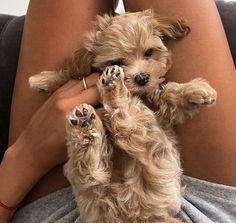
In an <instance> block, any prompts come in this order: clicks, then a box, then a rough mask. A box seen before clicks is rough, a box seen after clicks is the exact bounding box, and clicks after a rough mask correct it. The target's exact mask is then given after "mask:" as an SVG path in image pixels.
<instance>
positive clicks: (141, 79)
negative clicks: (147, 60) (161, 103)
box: [134, 73, 150, 86]
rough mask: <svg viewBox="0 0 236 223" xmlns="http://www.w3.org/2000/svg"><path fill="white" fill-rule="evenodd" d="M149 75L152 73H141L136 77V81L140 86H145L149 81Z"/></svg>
mask: <svg viewBox="0 0 236 223" xmlns="http://www.w3.org/2000/svg"><path fill="white" fill-rule="evenodd" d="M149 76H150V75H149V74H148V73H139V74H137V75H136V76H135V78H134V80H135V83H136V84H138V85H139V86H144V85H146V84H147V83H148V81H149Z"/></svg>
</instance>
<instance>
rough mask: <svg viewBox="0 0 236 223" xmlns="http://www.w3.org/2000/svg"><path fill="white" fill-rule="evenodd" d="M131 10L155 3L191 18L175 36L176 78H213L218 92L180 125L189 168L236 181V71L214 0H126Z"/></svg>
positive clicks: (164, 12) (158, 7)
mask: <svg viewBox="0 0 236 223" xmlns="http://www.w3.org/2000/svg"><path fill="white" fill-rule="evenodd" d="M125 3H126V7H127V9H128V10H129V11H138V10H143V9H147V8H153V9H154V11H155V12H156V13H158V14H160V15H163V16H173V17H176V16H177V17H179V18H183V19H184V20H186V22H187V23H188V25H189V26H190V28H191V33H190V34H189V36H188V37H186V38H185V39H183V40H181V41H177V42H174V41H173V42H171V43H170V45H169V47H170V48H171V49H172V51H173V61H174V65H173V68H172V69H171V71H170V72H169V74H168V77H169V79H170V80H174V81H177V82H186V81H189V80H191V79H193V78H195V77H199V76H200V77H203V78H205V79H207V80H208V81H209V82H210V83H211V85H212V86H213V87H214V88H215V89H216V90H217V92H218V100H217V105H216V106H215V107H213V108H210V109H204V110H202V111H201V112H200V113H199V114H198V115H197V116H196V117H194V118H193V119H192V120H189V121H187V122H186V124H184V125H182V126H180V127H179V128H178V134H179V138H180V142H181V144H182V148H183V149H182V159H183V166H184V170H185V174H187V175H190V176H193V177H197V178H201V179H205V180H208V181H213V182H217V183H223V184H228V185H233V186H236V175H235V168H236V149H235V145H236V136H235V134H236V100H235V98H236V73H235V67H234V64H233V60H232V57H231V54H230V50H229V47H228V44H227V40H226V37H225V33H224V30H223V27H222V24H221V20H220V17H219V14H218V11H217V8H216V6H215V2H214V0H205V1H202V0H194V1H189V0H171V1H166V0H139V1H132V0H126V1H125Z"/></svg>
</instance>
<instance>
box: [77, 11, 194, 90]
mask: <svg viewBox="0 0 236 223" xmlns="http://www.w3.org/2000/svg"><path fill="white" fill-rule="evenodd" d="M188 32H189V27H188V26H186V25H185V24H184V23H183V22H182V21H180V20H174V19H163V18H159V17H157V16H156V15H155V14H154V13H153V11H152V10H146V11H142V12H136V13H126V14H123V15H120V16H115V17H110V16H108V15H104V16H98V17H97V20H96V22H95V23H94V28H93V30H92V31H91V32H89V33H87V35H86V36H85V39H84V41H83V43H82V46H81V48H80V49H79V50H77V51H76V52H75V63H76V64H80V65H79V71H80V73H82V74H89V73H90V72H91V71H92V68H95V69H97V70H100V71H102V70H103V69H104V68H105V67H106V66H110V65H118V66H121V67H122V68H123V69H124V73H125V84H126V86H127V87H128V89H129V90H130V91H131V93H134V94H144V93H145V92H149V91H150V90H152V89H154V88H156V87H157V86H158V85H159V84H160V83H162V82H163V81H164V80H165V74H166V72H167V71H168V70H169V68H170V67H171V54H170V52H169V51H168V49H167V48H166V46H165V45H164V41H163V40H164V39H177V38H180V37H183V36H185V35H187V33H188Z"/></svg>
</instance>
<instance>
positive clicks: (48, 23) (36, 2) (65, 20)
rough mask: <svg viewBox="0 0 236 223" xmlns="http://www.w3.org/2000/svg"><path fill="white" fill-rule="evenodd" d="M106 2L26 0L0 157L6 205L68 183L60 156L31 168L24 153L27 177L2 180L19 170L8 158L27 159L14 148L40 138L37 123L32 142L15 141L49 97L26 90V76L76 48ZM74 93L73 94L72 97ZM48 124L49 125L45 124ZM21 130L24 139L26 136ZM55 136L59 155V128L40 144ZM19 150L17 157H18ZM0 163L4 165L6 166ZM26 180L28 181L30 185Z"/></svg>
mask: <svg viewBox="0 0 236 223" xmlns="http://www.w3.org/2000/svg"><path fill="white" fill-rule="evenodd" d="M111 4H112V2H111V1H109V0H98V1H96V4H94V1H93V0H88V1H82V0H71V1H70V3H69V4H68V1H65V0H52V1H44V2H43V3H42V1H40V0H32V1H30V4H29V8H28V11H27V15H26V19H25V25H24V31H23V37H22V43H21V51H20V57H19V62H18V69H17V74H16V80H15V88H14V94H13V101H12V111H11V121H10V137H9V147H10V148H9V149H8V152H7V153H6V154H5V157H4V160H3V162H2V163H1V166H0V169H1V170H2V171H0V172H1V173H0V177H1V185H2V186H1V187H0V194H1V196H0V200H1V201H2V202H4V203H6V204H7V205H9V206H15V205H18V203H20V202H21V201H22V198H23V197H25V195H26V194H27V193H28V194H29V196H28V197H27V198H26V199H25V200H24V202H23V203H24V204H26V203H28V202H30V201H32V200H35V199H37V198H39V197H41V196H44V195H46V194H48V193H51V192H53V191H55V190H58V189H60V188H63V187H66V186H68V185H69V183H68V182H67V180H66V179H65V177H64V176H63V173H62V164H61V163H62V159H58V160H59V161H61V162H60V165H58V163H57V164H55V163H54V164H53V162H52V164H53V165H52V166H51V168H50V171H49V170H47V171H45V169H44V168H42V170H41V168H40V169H37V171H35V170H33V168H29V167H26V166H24V165H23V163H25V162H29V160H28V161H26V160H25V158H24V159H23V160H24V162H23V161H22V162H21V164H20V163H19V162H18V165H19V166H20V168H22V169H25V170H27V171H23V172H24V174H23V175H21V176H22V177H23V176H26V175H28V174H29V175H30V176H29V177H26V178H27V179H26V178H24V177H23V178H21V179H19V178H18V181H11V182H12V184H11V185H12V186H13V185H14V188H13V187H9V183H8V182H10V180H12V179H13V178H15V179H17V177H18V175H20V168H19V167H18V168H17V166H16V165H14V166H13V165H12V164H13V163H14V161H12V160H21V157H22V158H23V156H24V157H26V158H27V154H25V155H23V153H18V151H19V150H21V149H18V148H25V149H24V151H26V150H27V151H29V150H31V149H32V150H34V149H36V150H37V147H38V145H37V144H35V143H34V142H36V141H37V140H38V139H39V138H40V135H42V136H43V135H44V133H43V132H44V131H45V129H42V127H40V128H39V127H38V129H37V131H38V136H39V137H37V136H34V138H33V141H34V142H33V144H34V145H32V144H28V143H25V142H24V140H19V136H20V135H21V134H22V133H23V132H24V130H25V128H26V126H27V124H28V123H29V121H30V119H31V118H32V116H33V114H34V113H35V112H36V111H37V110H38V109H39V108H40V106H41V105H42V104H43V103H44V102H45V101H46V100H47V99H48V97H49V96H48V95H45V94H42V93H38V92H34V91H33V90H32V89H30V87H29V84H28V78H29V77H30V76H32V75H34V74H36V73H38V72H40V71H42V70H55V69H59V68H60V67H61V65H62V63H63V62H64V60H65V58H67V57H69V56H71V54H72V52H73V51H74V50H75V49H76V48H78V46H79V44H80V40H81V38H82V36H83V33H85V32H86V31H88V30H89V29H90V24H91V20H94V19H95V15H97V14H103V13H105V12H108V11H109V9H110V8H111ZM55 6H56V7H55ZM93 78H96V77H93ZM73 89H74V91H73V92H72V94H76V93H78V91H77V90H76V89H75V88H73ZM95 89H96V88H95ZM95 89H94V90H93V91H92V92H91V91H90V93H89V92H88V94H83V95H82V96H80V97H83V98H82V99H83V100H78V99H77V100H76V101H73V102H71V104H70V103H69V104H70V105H69V104H68V103H66V104H65V103H63V109H68V108H69V109H68V110H66V111H67V113H68V112H69V111H70V110H71V109H72V107H74V106H76V105H78V104H80V103H90V102H92V101H91V98H93V100H98V98H97V97H98V93H97V94H94V93H95V92H96V90H95ZM64 96H65V95H64ZM64 96H63V97H64ZM68 97H69V96H68ZM74 98H75V99H76V97H74ZM80 99H81V98H80ZM54 105H55V104H54ZM70 106H71V107H70ZM52 107H53V106H52ZM55 107H56V105H55ZM55 110H56V108H55ZM40 117H43V116H40ZM52 123H53V122H52ZM55 123H57V121H55ZM61 123H63V128H64V126H65V122H61ZM61 128H62V126H61ZM48 129H50V128H49V126H48ZM51 130H53V129H51ZM25 135H26V136H27V137H28V139H29V136H30V135H27V134H25ZM20 138H21V137H20ZM41 139H42V138H41ZM58 139H63V140H58ZM55 141H57V142H58V144H57V147H58V148H57V149H61V151H62V152H63V154H64V156H65V155H66V147H65V135H63V132H59V133H58V132H57V133H56V134H55V138H54V140H48V137H45V139H44V143H46V144H47V143H48V144H47V147H45V148H51V146H52V144H54V145H55ZM22 145H23V146H22ZM30 147H34V148H30ZM53 148H54V146H53ZM39 150H40V146H39V148H38V151H39ZM16 154H17V155H16ZM41 154H42V153H41ZM19 155H20V156H21V157H18V156H19ZM44 155H45V156H44V158H42V159H45V160H47V159H48V158H47V157H48V156H50V158H52V155H51V154H50V153H47V152H45V153H44ZM65 160H66V157H64V161H65ZM5 161H6V162H5ZM34 161H35V162H32V161H31V163H34V164H35V163H40V162H38V161H39V160H38V158H37V156H35V160H34ZM4 163H5V164H6V165H5V164H4ZM40 166H41V164H40ZM41 167H42V166H41ZM6 168H7V169H8V170H6ZM13 169H14V170H16V169H17V170H18V171H17V172H16V171H15V172H13ZM18 173H19V174H18ZM26 173H27V174H26ZM46 173H47V174H46ZM45 175H46V176H45ZM6 176H7V177H6ZM32 176H34V177H32ZM3 179H4V180H3ZM39 179H41V180H40V181H39ZM3 182H5V183H3ZM20 182H21V183H22V182H24V183H23V184H22V186H21V187H17V186H16V185H17V184H18V183H20ZM36 183H37V184H36ZM35 184H36V185H35ZM32 185H34V188H33V189H32ZM17 188H19V189H17ZM8 189H9V190H8ZM30 189H32V190H31V192H29V190H30ZM6 191H8V192H6ZM3 195H4V197H3ZM0 212H4V210H3V209H2V208H0ZM1 222H2V221H1Z"/></svg>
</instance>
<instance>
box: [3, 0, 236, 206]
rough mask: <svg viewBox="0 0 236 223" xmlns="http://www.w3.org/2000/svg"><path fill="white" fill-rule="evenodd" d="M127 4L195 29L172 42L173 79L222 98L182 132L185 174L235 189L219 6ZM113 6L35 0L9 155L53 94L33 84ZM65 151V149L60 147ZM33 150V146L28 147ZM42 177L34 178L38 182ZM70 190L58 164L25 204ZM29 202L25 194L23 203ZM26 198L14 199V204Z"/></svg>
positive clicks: (228, 73) (230, 75)
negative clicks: (206, 84)
mask: <svg viewBox="0 0 236 223" xmlns="http://www.w3.org/2000/svg"><path fill="white" fill-rule="evenodd" d="M55 5H57V7H55ZM102 6H104V7H102ZM126 6H127V8H128V9H129V10H130V11H135V10H142V9H145V8H150V7H152V8H154V9H155V11H157V12H159V14H162V15H165V16H169V15H178V16H179V17H180V18H184V19H185V20H186V21H187V23H188V24H189V26H190V27H191V30H192V32H191V34H190V35H189V36H188V37H187V38H185V39H184V40H182V41H176V42H173V43H170V48H171V49H172V51H173V54H174V66H173V69H172V70H171V72H170V73H169V74H168V75H169V77H170V79H171V80H175V81H179V82H182V81H183V82H186V81H188V80H190V79H193V78H194V77H196V76H202V77H204V78H206V79H207V80H209V81H210V83H211V84H212V85H213V87H215V88H216V90H217V91H218V95H219V98H218V101H217V106H215V108H211V109H205V111H202V112H201V113H200V114H199V115H198V116H196V117H195V118H194V119H193V120H191V121H188V122H187V123H186V124H185V125H183V126H182V127H180V128H179V129H178V133H179V137H180V141H181V144H182V145H183V146H182V147H183V149H182V157H183V165H184V169H185V173H186V174H188V175H190V176H194V177H198V178H201V179H205V180H209V181H213V182H217V183H223V184H228V185H232V186H235V185H236V178H235V174H234V170H235V163H236V162H235V161H236V152H235V150H234V145H235V138H234V137H233V136H234V132H236V131H235V130H236V120H235V119H236V117H235V106H236V102H235V101H234V98H235V94H236V92H235V91H236V90H235V89H236V86H235V85H236V80H235V78H236V77H235V68H234V65H233V62H232V58H231V55H230V52H229V48H228V45H227V42H226V38H225V34H224V32H223V29H222V25H221V22H220V19H219V16H218V13H217V11H216V8H215V5H214V1H213V0H206V1H204V2H203V1H200V0H195V1H187V0H172V1H164V0H159V1H154V0H152V1H151V0H145V1H141V0H140V1H131V0H130V1H126ZM108 8H109V6H108V1H107V2H106V1H105V0H103V1H102V0H99V2H97V1H96V4H94V1H92V0H89V1H78V0H73V1H71V2H70V4H68V1H65V0H59V1H45V2H44V3H43V4H42V3H41V2H40V1H39V0H32V1H31V3H30V7H29V10H28V13H27V17H26V23H25V27H24V33H23V39H22V46H21V53H20V59H19V64H18V71H17V76H16V82H15V89H14V95H13V103H12V113H11V126H10V145H12V149H11V150H9V151H16V149H14V148H16V147H17V146H16V145H17V144H16V142H17V138H18V137H19V136H20V134H22V132H23V131H24V129H25V127H26V126H27V123H28V122H29V120H30V119H31V117H32V115H33V114H34V113H35V112H36V111H37V110H38V108H39V107H40V106H41V105H42V104H43V103H44V102H45V100H46V99H47V97H48V96H46V95H43V94H39V93H38V92H33V91H32V90H31V89H30V88H29V86H28V77H29V76H31V75H32V74H35V73H38V72H40V71H43V70H53V69H56V68H59V67H60V66H61V64H62V62H63V61H64V59H65V58H66V57H67V56H69V55H70V54H71V52H72V51H73V50H74V49H75V48H77V47H78V45H79V41H80V38H81V36H82V34H83V33H84V32H85V31H87V30H88V29H89V24H90V21H91V20H92V19H94V15H95V14H97V13H99V14H102V13H103V12H105V11H108ZM199 12H201V13H199ZM78 15H79V16H78ZM45 18H46V21H45ZM58 24H60V25H58ZM208 27H211V29H208ZM42 34H43V35H42ZM209 40H210V41H209ZM186 46H188V47H186ZM49 49H50V50H49ZM36 52H37V53H36ZM213 57H214V60H212V58H213ZM186 58H188V60H187V59H186ZM222 77H224V78H222ZM78 103H79V101H78ZM212 139H214V141H213V140H212ZM18 142H19V141H18ZM50 143H54V142H49V144H50ZM18 145H19V144H18ZM23 145H24V144H23ZM61 146H62V145H60V146H59V145H58V147H59V148H60V147H61ZM19 147H21V146H19ZM29 147H30V146H29V145H28V146H27V148H29ZM48 148H49V147H48ZM29 149H30V148H29ZM62 151H63V150H62ZM64 151H65V150H64ZM13 154H14V153H13ZM55 166H56V165H55ZM51 168H52V167H51ZM42 169H43V168H41V167H40V168H39V170H37V171H35V172H36V173H31V175H33V176H35V175H37V174H38V175H40V174H39V173H41V171H42ZM43 172H45V171H43ZM41 175H44V174H42V173H41ZM40 177H41V176H40ZM40 177H37V178H38V179H35V180H34V184H35V183H36V182H37V181H39V178H40ZM34 184H33V185H34ZM66 186H68V183H67V181H66V180H65V178H64V177H63V174H62V166H61V165H59V166H56V167H54V168H53V170H51V171H50V172H49V173H48V174H47V175H46V176H44V177H43V178H42V179H41V180H40V181H39V182H38V184H37V185H36V186H35V187H34V188H33V190H31V192H30V193H29V194H28V196H27V199H26V200H25V202H30V201H32V200H35V199H37V198H39V197H41V196H44V195H46V194H48V193H51V192H53V191H55V190H57V189H60V188H63V187H66ZM22 189H24V188H22ZM1 190H2V189H1V188H0V191H1ZM24 190H25V189H24ZM17 193H19V191H11V192H10V193H8V195H9V196H8V198H6V201H8V200H7V199H10V200H11V199H12V197H14V196H15V194H17ZM0 194H2V193H0ZM21 196H22V195H21ZM22 198H23V196H22V197H21V198H20V199H19V201H20V200H21V199H22ZM19 201H12V202H9V201H8V202H9V205H13V206H14V205H15V204H17V203H18V202H19ZM14 202H15V203H14Z"/></svg>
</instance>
